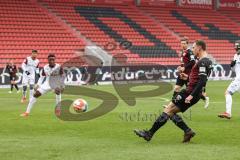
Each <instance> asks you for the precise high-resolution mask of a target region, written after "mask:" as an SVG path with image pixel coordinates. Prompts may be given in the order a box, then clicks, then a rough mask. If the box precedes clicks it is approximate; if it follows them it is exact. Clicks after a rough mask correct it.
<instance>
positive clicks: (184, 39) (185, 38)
mask: <svg viewBox="0 0 240 160" xmlns="http://www.w3.org/2000/svg"><path fill="white" fill-rule="evenodd" d="M180 41H181V42H182V41H185V42H187V44H188V42H189V38H188V37H185V36H184V37H182V38H181V40H180Z"/></svg>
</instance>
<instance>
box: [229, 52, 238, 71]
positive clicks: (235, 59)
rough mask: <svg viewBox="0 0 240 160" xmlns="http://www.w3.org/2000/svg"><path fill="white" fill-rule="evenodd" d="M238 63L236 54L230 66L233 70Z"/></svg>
mask: <svg viewBox="0 0 240 160" xmlns="http://www.w3.org/2000/svg"><path fill="white" fill-rule="evenodd" d="M236 61H237V54H235V55H234V57H233V60H232V62H231V64H230V66H231V68H233V67H234V66H235V64H236Z"/></svg>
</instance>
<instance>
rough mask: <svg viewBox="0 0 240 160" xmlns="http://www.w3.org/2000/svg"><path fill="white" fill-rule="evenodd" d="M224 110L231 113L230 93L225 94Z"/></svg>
mask: <svg viewBox="0 0 240 160" xmlns="http://www.w3.org/2000/svg"><path fill="white" fill-rule="evenodd" d="M225 97H226V112H227V113H228V114H230V115H232V95H230V94H226V96H225Z"/></svg>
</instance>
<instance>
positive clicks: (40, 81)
mask: <svg viewBox="0 0 240 160" xmlns="http://www.w3.org/2000/svg"><path fill="white" fill-rule="evenodd" d="M45 76H46V74H45V71H44V68H43V69H42V71H41V73H40V77H39V79H38V82H37V85H38V86H39V85H41V84H42V83H43V80H44V78H45Z"/></svg>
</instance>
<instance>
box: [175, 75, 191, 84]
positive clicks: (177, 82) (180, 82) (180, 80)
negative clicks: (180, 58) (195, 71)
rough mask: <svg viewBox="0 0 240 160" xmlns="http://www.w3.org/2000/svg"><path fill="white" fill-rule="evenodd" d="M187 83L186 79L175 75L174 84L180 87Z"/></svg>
mask: <svg viewBox="0 0 240 160" xmlns="http://www.w3.org/2000/svg"><path fill="white" fill-rule="evenodd" d="M187 84H188V80H183V79H181V78H180V76H178V77H177V81H176V85H178V86H181V87H182V86H184V85H185V86H187Z"/></svg>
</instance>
